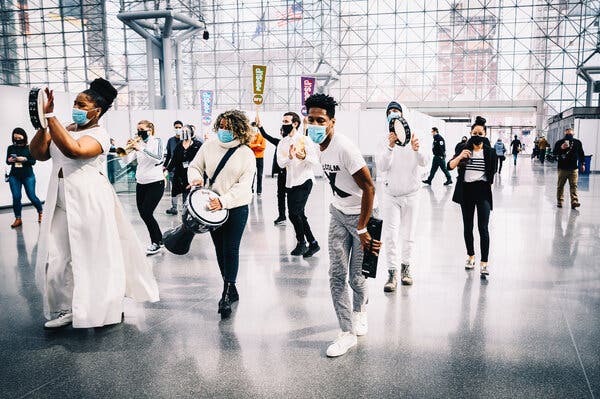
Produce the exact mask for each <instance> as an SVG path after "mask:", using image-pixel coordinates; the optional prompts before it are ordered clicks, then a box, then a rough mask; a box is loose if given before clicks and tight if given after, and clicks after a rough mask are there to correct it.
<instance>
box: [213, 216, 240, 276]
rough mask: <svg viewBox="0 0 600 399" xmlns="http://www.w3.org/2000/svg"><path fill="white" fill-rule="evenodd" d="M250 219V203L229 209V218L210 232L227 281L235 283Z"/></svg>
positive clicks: (222, 274) (218, 260) (220, 267)
mask: <svg viewBox="0 0 600 399" xmlns="http://www.w3.org/2000/svg"><path fill="white" fill-rule="evenodd" d="M247 221H248V205H244V206H240V207H238V208H233V209H230V210H229V218H227V221H226V222H225V223H224V224H223V225H222V226H221V227H219V228H218V229H216V230H213V231H211V232H210V236H211V238H212V240H213V244H214V245H215V252H216V253H217V262H218V263H219V269H220V270H221V276H222V277H223V281H225V282H226V283H235V280H236V278H237V274H238V268H239V265H240V243H241V242H242V234H243V233H244V228H245V227H246V222H247Z"/></svg>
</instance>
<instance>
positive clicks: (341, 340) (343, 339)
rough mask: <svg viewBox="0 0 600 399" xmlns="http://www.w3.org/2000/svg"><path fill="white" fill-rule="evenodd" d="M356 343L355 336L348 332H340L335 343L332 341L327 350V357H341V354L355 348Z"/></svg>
mask: <svg viewBox="0 0 600 399" xmlns="http://www.w3.org/2000/svg"><path fill="white" fill-rule="evenodd" d="M356 342H357V340H356V335H354V334H352V333H350V332H342V333H340V334H339V335H338V337H337V338H336V339H335V341H333V343H332V344H331V345H329V347H328V348H327V356H329V357H338V356H342V355H343V354H345V353H346V352H348V349H350V348H352V347H353V346H355V345H356Z"/></svg>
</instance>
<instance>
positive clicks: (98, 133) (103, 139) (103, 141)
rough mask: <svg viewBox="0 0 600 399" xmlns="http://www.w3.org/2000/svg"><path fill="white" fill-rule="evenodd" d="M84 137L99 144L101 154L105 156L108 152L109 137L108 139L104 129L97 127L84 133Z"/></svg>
mask: <svg viewBox="0 0 600 399" xmlns="http://www.w3.org/2000/svg"><path fill="white" fill-rule="evenodd" d="M85 136H89V137H91V138H93V139H94V140H96V141H97V142H98V144H100V147H102V154H107V153H108V151H109V150H110V137H108V133H107V132H106V130H105V129H104V128H100V127H99V128H95V129H90V131H89V132H88V133H86V134H85Z"/></svg>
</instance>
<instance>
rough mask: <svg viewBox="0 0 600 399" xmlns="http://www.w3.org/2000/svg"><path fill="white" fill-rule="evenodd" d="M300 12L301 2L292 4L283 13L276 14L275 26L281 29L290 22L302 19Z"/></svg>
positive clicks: (301, 9)
mask: <svg viewBox="0 0 600 399" xmlns="http://www.w3.org/2000/svg"><path fill="white" fill-rule="evenodd" d="M302 11H303V8H302V2H301V1H294V3H293V4H292V5H291V6H289V7H288V8H287V9H286V10H285V12H281V11H278V12H277V26H279V27H282V26H284V25H287V24H288V23H289V22H290V21H297V20H300V19H302Z"/></svg>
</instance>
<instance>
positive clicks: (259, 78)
mask: <svg viewBox="0 0 600 399" xmlns="http://www.w3.org/2000/svg"><path fill="white" fill-rule="evenodd" d="M266 75H267V66H266V65H252V87H253V91H254V98H252V101H253V102H254V104H256V105H261V104H262V103H263V96H262V95H263V94H264V93H265V77H266Z"/></svg>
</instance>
